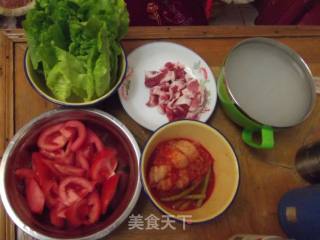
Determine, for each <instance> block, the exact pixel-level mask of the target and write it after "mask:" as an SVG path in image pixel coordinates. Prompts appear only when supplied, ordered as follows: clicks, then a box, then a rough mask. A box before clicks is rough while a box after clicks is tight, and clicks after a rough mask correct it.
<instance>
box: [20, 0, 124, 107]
mask: <svg viewBox="0 0 320 240" xmlns="http://www.w3.org/2000/svg"><path fill="white" fill-rule="evenodd" d="M128 25H129V16H128V11H127V9H126V4H125V2H124V0H37V1H36V6H35V8H34V9H33V10H31V11H29V12H28V14H27V16H26V20H25V21H24V22H23V27H24V29H25V31H26V34H27V40H28V45H29V51H30V52H29V53H30V57H31V61H32V66H33V68H34V69H35V70H36V71H38V72H41V73H43V74H44V76H45V79H46V80H45V81H46V84H47V86H48V88H49V89H50V90H51V92H52V93H53V95H54V96H55V97H56V98H57V99H59V100H63V101H73V100H74V99H77V100H79V101H90V100H92V99H95V98H98V97H100V96H102V95H104V94H105V93H106V92H108V91H109V90H110V89H111V88H112V87H113V86H114V84H116V80H117V73H118V57H119V56H120V53H121V49H120V44H119V41H120V40H121V39H122V38H123V37H124V35H125V34H126V33H127V31H128Z"/></svg>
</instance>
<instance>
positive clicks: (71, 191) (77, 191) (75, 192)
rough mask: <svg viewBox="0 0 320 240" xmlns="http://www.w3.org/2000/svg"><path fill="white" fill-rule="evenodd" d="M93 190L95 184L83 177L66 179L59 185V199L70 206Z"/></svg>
mask: <svg viewBox="0 0 320 240" xmlns="http://www.w3.org/2000/svg"><path fill="white" fill-rule="evenodd" d="M93 189H94V186H93V184H92V183H91V182H89V181H88V180H87V179H85V178H83V177H66V178H64V179H63V180H62V181H61V183H60V185H59V197H60V199H61V201H62V203H63V204H64V205H66V206H70V205H72V204H73V203H75V202H77V201H79V200H80V199H82V198H83V197H85V196H86V195H87V194H88V193H90V192H92V191H93Z"/></svg>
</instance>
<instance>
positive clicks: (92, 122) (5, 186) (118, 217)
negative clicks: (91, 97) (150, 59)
mask: <svg viewBox="0 0 320 240" xmlns="http://www.w3.org/2000/svg"><path fill="white" fill-rule="evenodd" d="M70 119H77V120H81V121H83V122H84V123H85V124H86V125H87V126H89V127H90V128H91V129H93V130H95V131H96V132H97V133H98V134H101V133H102V134H103V133H104V132H105V134H103V135H106V137H107V138H109V139H110V138H112V139H113V140H115V141H117V142H118V143H119V144H121V145H122V146H123V149H124V151H125V153H126V154H127V155H128V160H129V172H130V173H129V181H128V186H127V190H126V193H125V194H124V197H123V199H122V200H121V201H120V202H119V204H118V206H117V208H116V209H115V210H114V211H113V212H112V213H111V215H110V216H108V217H107V218H106V219H103V220H101V221H100V222H99V223H97V224H95V225H93V226H86V227H83V228H79V229H71V230H70V229H68V230H60V229H57V228H55V227H54V226H52V225H51V224H50V223H49V222H47V221H45V219H44V218H41V217H40V216H35V215H33V214H31V212H30V211H29V209H28V207H27V204H26V200H25V198H24V196H23V194H22V192H23V191H22V190H23V189H21V185H20V183H19V182H18V180H17V179H16V177H15V175H14V171H15V169H17V168H20V167H26V166H29V165H30V159H31V152H32V151H33V150H34V149H35V146H36V145H35V142H36V139H37V137H38V135H39V133H40V132H41V131H42V130H43V129H44V128H46V127H48V126H49V125H52V124H56V123H59V122H63V121H66V120H70ZM139 159H140V150H139V146H138V144H137V142H136V140H135V139H134V137H133V135H132V134H131V133H130V131H129V130H128V129H127V128H126V126H124V125H123V124H122V123H121V122H120V121H119V120H117V119H116V118H114V117H113V116H111V115H109V114H107V113H104V112H102V111H99V110H93V109H87V110H84V109H56V110H52V111H49V112H46V113H44V114H42V115H40V116H38V117H36V118H35V119H33V120H32V121H31V122H29V123H28V124H27V125H26V126H24V127H23V128H21V129H20V130H19V131H18V132H17V134H16V135H15V136H14V137H13V139H12V140H11V141H10V143H9V145H8V147H7V149H6V150H5V152H4V155H3V159H2V162H1V166H0V194H1V199H2V202H3V205H4V207H5V209H6V211H7V213H8V215H9V216H10V218H11V219H12V221H13V222H14V223H15V224H16V225H17V226H18V227H19V228H21V229H22V230H23V231H24V232H26V233H27V234H29V235H31V236H33V237H35V238H38V239H50V240H51V239H81V240H84V239H98V238H102V237H103V236H105V235H107V234H109V233H111V232H112V231H113V230H114V229H115V228H117V227H118V226H119V225H120V224H121V223H122V222H123V221H125V219H126V218H127V217H128V215H129V214H130V213H131V211H132V209H133V208H134V206H135V204H136V202H137V200H138V198H139V195H140V191H141V184H140V177H139Z"/></svg>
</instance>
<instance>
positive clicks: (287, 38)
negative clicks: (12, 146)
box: [0, 27, 320, 240]
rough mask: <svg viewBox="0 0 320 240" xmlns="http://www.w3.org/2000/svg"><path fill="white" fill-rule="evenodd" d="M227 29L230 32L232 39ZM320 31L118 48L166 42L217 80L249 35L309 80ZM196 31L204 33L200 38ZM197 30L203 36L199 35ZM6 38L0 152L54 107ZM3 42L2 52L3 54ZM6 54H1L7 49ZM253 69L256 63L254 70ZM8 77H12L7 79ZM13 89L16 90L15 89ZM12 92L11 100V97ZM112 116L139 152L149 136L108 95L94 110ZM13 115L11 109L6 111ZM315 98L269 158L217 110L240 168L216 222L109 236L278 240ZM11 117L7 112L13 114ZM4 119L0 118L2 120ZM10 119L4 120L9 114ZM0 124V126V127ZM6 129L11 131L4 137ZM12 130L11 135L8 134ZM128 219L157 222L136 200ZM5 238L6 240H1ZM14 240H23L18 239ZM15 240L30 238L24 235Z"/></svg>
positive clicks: (165, 34) (140, 32)
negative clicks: (299, 65)
mask: <svg viewBox="0 0 320 240" xmlns="http://www.w3.org/2000/svg"><path fill="white" fill-rule="evenodd" d="M232 29H233V31H234V32H232ZM319 29H320V28H317V29H316V28H300V27H294V28H271V27H269V28H246V29H241V28H227V29H226V30H224V32H223V31H222V29H221V28H201V29H200V28H197V27H196V28H184V29H182V28H132V29H131V30H130V32H129V34H128V36H127V39H126V40H125V41H124V42H123V46H124V48H125V51H126V53H130V52H131V51H132V50H133V49H134V48H136V47H138V46H140V45H142V44H144V43H146V42H149V41H153V40H156V39H167V40H170V41H173V42H176V43H179V44H183V45H185V46H186V47H189V48H191V49H193V50H194V51H196V52H197V53H198V54H199V55H201V56H202V57H203V58H204V59H205V60H206V61H207V63H208V64H209V66H211V67H212V69H213V71H214V72H215V73H216V74H217V73H218V71H219V66H221V65H222V63H223V61H224V59H225V57H226V55H227V54H228V52H229V51H230V49H231V48H232V47H233V46H234V45H235V44H237V43H238V42H239V41H240V40H242V39H243V38H246V37H252V36H256V35H257V36H269V37H274V38H276V39H278V40H279V41H281V42H283V43H285V44H287V45H289V46H290V47H292V48H293V49H295V50H296V51H297V52H298V53H299V54H300V55H301V56H302V57H303V58H304V59H305V61H306V62H307V63H308V64H309V66H310V69H311V70H312V71H313V73H314V75H319V76H320V48H318V47H315V46H319V45H320V30H319ZM201 31H202V34H201ZM203 31H206V34H204V32H203ZM6 35H9V36H10V39H9V40H8V38H7V37H4V36H2V38H7V40H6V41H7V42H11V45H12V48H11V49H9V50H7V51H9V59H11V60H10V61H7V60H5V59H7V58H6V56H5V55H2V56H1V63H2V65H1V66H3V64H4V66H5V68H6V69H8V72H9V73H10V69H11V72H12V75H10V74H9V75H3V67H1V72H0V73H1V75H0V76H1V80H4V81H2V83H0V84H3V87H2V85H0V87H1V89H0V91H2V92H0V93H3V94H4V95H5V96H7V97H5V98H4V97H3V96H2V94H1V96H0V97H1V102H2V103H3V101H2V100H3V99H8V100H6V101H9V103H10V101H11V102H12V103H14V105H13V107H12V108H10V104H9V105H8V106H7V105H6V104H5V105H3V106H0V111H1V119H0V121H1V122H0V123H1V126H5V129H1V130H0V133H1V138H0V143H1V145H0V146H1V147H2V148H1V151H3V148H4V146H5V144H6V141H5V138H6V137H11V136H12V131H13V130H15V131H16V130H17V129H19V128H20V127H22V126H23V125H24V124H26V123H27V122H28V121H29V120H31V119H32V118H33V117H35V116H37V115H39V114H40V113H42V112H44V111H47V110H49V109H52V108H54V107H56V106H54V105H53V104H50V103H48V102H47V101H46V100H44V99H43V98H41V97H40V96H39V95H38V94H36V93H35V92H34V90H33V89H32V88H31V87H30V86H29V84H28V83H27V81H26V79H25V76H24V69H23V56H24V50H25V49H26V43H25V36H24V34H23V32H22V31H14V32H12V31H11V33H8V32H7V33H6ZM4 47H5V46H4V45H3V43H1V48H2V49H4ZM5 48H6V47H5ZM257 64H258V63H257ZM13 72H14V74H13ZM13 83H14V85H13ZM13 92H14V94H13ZM96 107H97V108H99V109H102V110H105V111H107V112H109V113H111V114H112V115H115V116H116V117H117V118H118V119H119V120H120V121H122V122H123V123H124V124H125V125H126V126H127V127H128V128H129V129H130V130H131V131H132V132H133V134H134V136H135V137H136V139H137V141H138V143H139V145H140V146H141V147H142V146H144V143H145V142H146V140H147V139H148V138H149V136H150V134H151V132H150V131H148V130H146V129H144V128H143V127H141V126H139V125H138V124H137V123H135V122H134V121H132V119H131V118H130V117H129V116H128V115H127V114H126V113H125V112H124V110H123V108H122V106H121V104H120V102H119V100H118V97H117V96H113V97H111V98H110V99H108V100H106V101H105V102H103V103H101V104H99V105H97V106H96ZM10 109H11V110H10ZM319 110H320V99H319V98H318V99H317V103H316V107H315V110H314V111H313V113H312V115H311V116H310V117H309V118H308V119H307V120H306V121H305V122H304V123H303V124H301V125H299V126H297V127H294V128H291V129H287V130H283V131H281V132H277V133H276V147H275V148H274V149H272V150H270V151H257V150H253V149H251V148H249V147H247V146H246V145H244V144H243V142H242V140H241V137H240V133H241V129H240V128H239V127H237V126H236V125H235V124H233V123H232V122H231V121H230V120H229V119H228V118H227V117H226V116H225V114H224V113H223V111H222V109H221V107H220V105H219V104H218V106H217V108H216V110H215V112H214V114H213V115H212V116H211V118H210V119H209V121H208V124H210V125H212V126H214V127H216V128H217V129H218V130H219V131H221V132H222V133H223V134H224V135H225V136H226V138H227V139H228V140H229V141H230V142H231V143H232V145H233V147H234V149H235V152H236V154H237V156H238V158H239V161H240V167H241V185H240V190H239V193H238V195H237V197H236V199H235V201H234V204H233V205H232V206H231V207H230V208H229V209H228V210H227V211H226V212H225V214H224V215H223V216H222V217H220V218H219V219H217V220H215V221H211V222H208V223H204V224H197V225H192V226H187V229H186V231H183V230H182V225H181V224H178V223H176V224H175V225H174V226H175V227H176V228H177V229H176V230H163V231H156V230H148V231H141V230H128V223H127V222H126V223H124V224H122V225H121V227H120V228H118V229H117V230H116V231H115V232H114V233H112V239H115V240H118V239H119V240H120V239H121V240H125V239H130V240H139V239H155V240H162V239H187V240H191V239H204V240H206V239H208V240H209V239H217V240H220V239H221V240H224V239H228V237H230V236H231V235H233V234H236V233H256V234H267V235H281V236H284V234H283V232H282V230H281V228H280V226H279V224H278V220H277V204H278V202H279V200H280V198H281V196H282V195H283V194H284V193H285V192H287V191H288V190H290V189H293V188H296V187H301V186H305V185H306V183H305V182H304V181H303V180H302V179H301V178H300V177H299V176H298V174H297V173H296V172H295V170H294V168H293V160H294V155H295V153H296V151H297V150H298V149H299V147H300V146H301V145H303V143H304V142H305V140H306V139H307V138H308V136H310V134H311V133H312V131H313V129H315V127H316V126H317V125H318V123H319V121H320V111H319ZM11 111H12V112H11ZM2 113H5V114H4V115H5V116H6V117H3V116H4V115H3V114H2ZM8 114H9V115H8ZM2 123H4V125H3V124H2ZM7 128H9V130H7ZM10 129H11V130H10ZM0 213H1V214H2V215H1V216H2V217H1V218H0V223H1V225H0V230H1V232H0V239H9V240H13V239H14V237H13V235H10V234H9V235H3V236H2V235H1V234H3V230H4V229H6V228H5V227H3V226H5V224H4V222H3V219H4V218H3V216H4V212H3V211H2V212H1V211H0ZM133 213H134V214H142V215H143V216H144V217H147V216H149V215H150V214H154V215H156V216H157V217H161V213H160V212H159V211H157V209H155V207H154V206H153V205H152V204H151V203H150V202H149V201H148V199H147V197H146V196H145V195H144V194H141V197H140V199H139V202H138V204H137V206H136V207H135V209H134V211H133ZM7 236H9V237H7ZM19 236H24V235H22V234H21V233H20V232H19ZM21 239H28V238H27V237H26V236H24V237H21Z"/></svg>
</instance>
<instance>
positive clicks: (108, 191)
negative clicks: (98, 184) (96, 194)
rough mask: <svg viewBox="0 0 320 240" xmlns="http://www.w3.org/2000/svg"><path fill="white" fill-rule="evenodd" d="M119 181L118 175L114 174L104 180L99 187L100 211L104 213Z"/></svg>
mask: <svg viewBox="0 0 320 240" xmlns="http://www.w3.org/2000/svg"><path fill="white" fill-rule="evenodd" d="M118 182H119V175H118V174H115V175H113V176H111V177H110V178H108V179H107V180H105V181H104V183H103V185H102V189H101V212H102V214H105V213H106V212H107V210H108V207H109V204H110V202H111V201H112V199H113V197H114V195H115V193H116V191H117V186H118Z"/></svg>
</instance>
